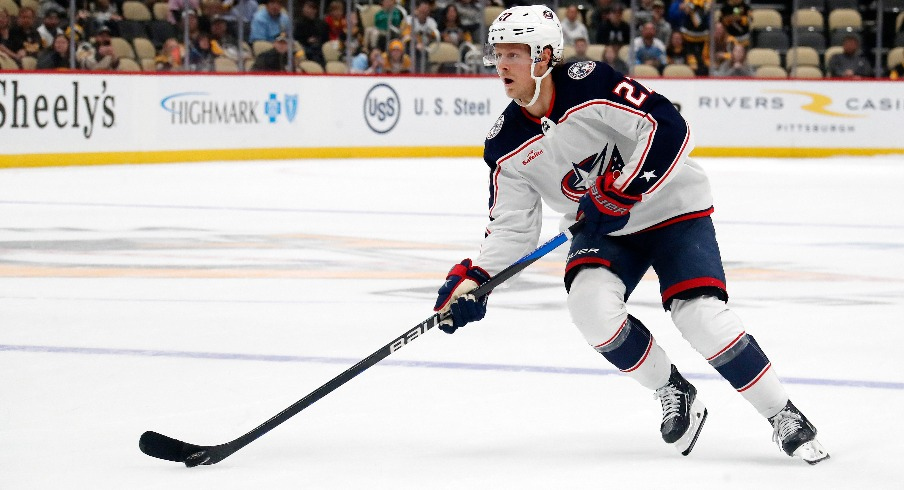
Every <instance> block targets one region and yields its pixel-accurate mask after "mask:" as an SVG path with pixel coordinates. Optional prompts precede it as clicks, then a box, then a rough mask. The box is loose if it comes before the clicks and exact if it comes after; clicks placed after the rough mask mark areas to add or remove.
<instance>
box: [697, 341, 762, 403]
mask: <svg viewBox="0 0 904 490" xmlns="http://www.w3.org/2000/svg"><path fill="white" fill-rule="evenodd" d="M707 361H709V363H710V365H711V366H712V367H714V368H716V371H718V372H719V374H721V375H722V377H723V378H725V379H726V380H728V382H729V383H731V386H733V387H734V389H736V390H738V391H744V390H746V389H748V388H750V387H751V386H753V385H754V384H755V383H756V382H757V381H758V380H759V379H760V378H761V377H762V376H763V374H764V373H765V372H766V371H767V370H769V368H770V367H771V366H772V364H771V363H770V362H769V358H767V357H766V354H764V353H763V350H762V349H760V346H759V345H758V344H757V343H756V339H754V338H753V336H752V335H749V334H746V333H743V334H741V335H739V336H738V337H737V338H736V339H735V340H734V341H732V343H731V344H729V345H728V346H727V347H725V348H724V349H722V351H721V352H719V353H718V354H716V355H714V356H713V357H710V358H709V359H707Z"/></svg>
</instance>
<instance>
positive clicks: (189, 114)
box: [160, 92, 298, 126]
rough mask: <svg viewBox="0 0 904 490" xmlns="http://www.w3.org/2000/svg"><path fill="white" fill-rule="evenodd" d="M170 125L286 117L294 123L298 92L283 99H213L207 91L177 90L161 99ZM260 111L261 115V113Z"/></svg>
mask: <svg viewBox="0 0 904 490" xmlns="http://www.w3.org/2000/svg"><path fill="white" fill-rule="evenodd" d="M160 107H162V108H163V110H165V111H166V112H168V113H169V114H170V116H169V119H170V124H173V125H191V126H198V125H243V124H260V123H262V122H264V117H266V121H267V122H270V123H276V122H278V121H279V120H280V118H281V117H283V116H285V118H286V120H288V122H290V123H291V122H293V121H294V119H295V115H296V114H297V112H298V95H297V94H293V95H289V94H285V96H284V102H283V101H280V100H279V99H278V98H277V95H276V94H274V93H271V94H270V96H269V98H267V99H266V100H264V101H263V102H262V101H261V100H260V99H258V100H250V99H249V100H234V99H216V98H214V97H213V96H212V95H211V94H210V93H209V92H180V93H177V94H172V95H168V96H166V97H164V98H163V99H161V100H160ZM261 113H262V114H261Z"/></svg>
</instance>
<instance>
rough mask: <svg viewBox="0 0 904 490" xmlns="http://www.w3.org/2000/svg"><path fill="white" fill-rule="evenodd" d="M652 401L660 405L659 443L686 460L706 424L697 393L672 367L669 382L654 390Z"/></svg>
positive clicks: (702, 407)
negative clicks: (656, 401) (670, 448)
mask: <svg viewBox="0 0 904 490" xmlns="http://www.w3.org/2000/svg"><path fill="white" fill-rule="evenodd" d="M655 397H656V398H658V399H659V401H660V403H662V425H661V426H660V427H659V431H660V432H661V433H662V440H664V441H665V442H667V443H669V444H672V445H674V446H675V448H676V449H678V452H680V453H681V454H682V455H684V456H687V455H688V454H690V453H691V450H693V449H694V444H695V443H696V442H697V437H698V436H699V435H700V431H701V430H702V429H703V423H704V422H706V415H707V411H706V407H705V406H704V405H703V402H702V401H700V400H699V399H698V398H697V389H696V388H694V385H692V384H690V383H688V381H687V380H686V379H684V377H682V376H681V373H679V372H678V369H677V368H676V367H675V366H674V365H673V366H672V375H671V376H670V377H669V382H668V383H667V384H666V385H665V386H663V387H662V388H659V389H658V390H656V395H655Z"/></svg>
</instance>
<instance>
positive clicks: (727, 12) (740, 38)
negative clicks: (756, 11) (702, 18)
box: [720, 0, 750, 47]
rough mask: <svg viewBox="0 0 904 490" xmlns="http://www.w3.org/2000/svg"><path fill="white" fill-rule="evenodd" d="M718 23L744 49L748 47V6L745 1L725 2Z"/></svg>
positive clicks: (729, 0)
mask: <svg viewBox="0 0 904 490" xmlns="http://www.w3.org/2000/svg"><path fill="white" fill-rule="evenodd" d="M720 22H721V23H722V25H723V26H725V32H727V33H728V35H729V36H732V37H734V38H735V39H736V40H737V42H738V43H740V44H743V45H744V46H745V47H747V46H750V5H748V4H747V2H746V1H745V0H728V1H726V2H725V3H724V4H723V5H722V18H721V19H720Z"/></svg>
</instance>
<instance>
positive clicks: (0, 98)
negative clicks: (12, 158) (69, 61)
mask: <svg viewBox="0 0 904 490" xmlns="http://www.w3.org/2000/svg"><path fill="white" fill-rule="evenodd" d="M34 82H35V79H34V78H32V77H25V78H18V77H13V78H0V132H2V133H3V134H8V135H10V136H15V137H16V138H21V137H25V138H27V137H28V135H29V133H30V134H34V135H43V136H44V137H52V138H71V137H73V136H74V137H76V138H79V139H82V140H90V139H92V138H101V137H102V136H101V133H102V131H103V130H105V129H109V128H112V127H113V126H114V125H115V124H116V122H117V115H118V114H117V107H116V102H117V95H116V92H115V91H114V90H113V86H112V85H113V82H110V83H108V82H107V80H106V79H104V78H96V77H92V78H84V79H76V80H65V79H60V80H59V82H61V83H46V82H44V81H42V82H41V83H40V84H36V83H34ZM4 140H5V141H7V142H10V141H11V140H10V139H6V138H4Z"/></svg>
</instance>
